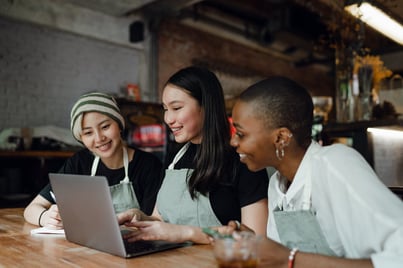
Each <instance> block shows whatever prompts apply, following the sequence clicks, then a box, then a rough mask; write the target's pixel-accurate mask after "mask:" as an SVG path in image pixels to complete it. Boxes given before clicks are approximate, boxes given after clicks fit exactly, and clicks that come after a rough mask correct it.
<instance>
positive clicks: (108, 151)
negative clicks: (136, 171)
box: [81, 112, 122, 159]
mask: <svg viewBox="0 0 403 268" xmlns="http://www.w3.org/2000/svg"><path fill="white" fill-rule="evenodd" d="M81 140H82V142H83V144H84V145H85V147H87V148H88V149H89V150H90V151H91V152H93V153H94V154H96V155H98V156H99V157H101V158H102V159H104V158H112V157H114V156H115V155H116V152H118V154H119V156H120V155H121V154H122V153H121V150H122V149H121V148H122V139H121V137H120V128H119V125H118V123H117V122H116V121H114V120H113V119H111V118H110V117H108V116H106V115H104V114H101V113H98V112H87V113H84V115H83V120H82V131H81Z"/></svg>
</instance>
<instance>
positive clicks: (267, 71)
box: [158, 21, 334, 103]
mask: <svg viewBox="0 0 403 268" xmlns="http://www.w3.org/2000/svg"><path fill="white" fill-rule="evenodd" d="M159 33H160V35H159V51H158V53H159V55H158V57H159V58H158V59H159V61H158V65H159V82H158V85H159V87H158V88H159V90H160V95H161V90H162V87H163V85H164V83H165V82H166V80H167V79H168V78H169V76H170V75H172V74H173V73H174V72H175V71H177V70H178V69H180V68H182V67H185V66H188V65H191V64H193V63H194V62H195V61H200V60H201V61H205V62H209V64H211V66H217V68H218V69H226V70H227V71H228V72H230V73H232V75H228V74H227V75H226V74H224V75H222V74H220V75H219V79H220V80H221V82H222V83H223V88H224V91H227V92H226V95H229V96H232V95H233V94H234V93H236V92H228V91H231V90H232V89H231V88H232V87H234V85H233V84H237V85H240V87H237V88H235V89H234V91H237V90H238V91H239V90H243V89H245V88H246V86H248V85H250V84H252V83H253V82H255V81H254V80H257V79H260V78H262V77H266V76H269V75H285V76H288V77H290V78H292V79H295V80H296V81H297V82H299V83H301V84H302V85H303V86H305V87H306V88H307V89H308V90H310V91H311V93H312V94H313V95H331V96H332V95H333V94H334V93H333V88H334V80H333V79H334V78H333V77H334V76H333V74H331V73H330V74H329V72H328V71H325V70H323V69H320V68H316V67H314V66H309V67H304V68H296V67H294V66H293V65H292V64H291V63H289V62H286V61H284V60H281V59H278V58H275V57H274V56H272V55H269V54H266V53H262V52H260V51H257V50H254V49H252V48H249V47H246V46H242V45H240V44H237V43H235V42H233V41H230V40H226V39H223V38H220V37H217V36H215V35H212V34H208V33H205V32H202V31H200V30H197V29H194V28H191V27H189V26H186V25H183V24H180V23H177V22H174V21H164V22H163V23H161V25H160V32H159ZM231 79H232V80H233V81H234V83H232V82H231V81H230V80H231ZM227 103H230V102H227Z"/></svg>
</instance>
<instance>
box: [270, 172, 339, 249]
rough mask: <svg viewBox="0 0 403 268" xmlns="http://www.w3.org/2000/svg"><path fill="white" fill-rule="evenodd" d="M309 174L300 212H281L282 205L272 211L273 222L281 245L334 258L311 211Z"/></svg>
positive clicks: (309, 174) (309, 173)
mask: <svg viewBox="0 0 403 268" xmlns="http://www.w3.org/2000/svg"><path fill="white" fill-rule="evenodd" d="M311 180H312V179H311V172H310V170H309V172H308V174H307V179H306V182H305V185H304V192H303V195H302V198H303V199H302V210H297V211H282V207H283V205H282V204H278V206H277V207H276V209H274V211H273V214H274V220H275V222H276V227H277V232H278V235H279V238H280V240H281V243H282V244H283V245H285V246H286V247H288V248H298V249H299V250H301V251H304V252H310V253H318V254H324V255H329V256H336V254H335V253H334V252H333V250H332V249H331V248H330V247H329V245H328V243H327V241H326V238H325V236H324V235H323V232H322V229H321V228H320V226H319V223H318V220H317V219H316V217H315V212H314V211H313V210H312V209H311V190H312V181H311Z"/></svg>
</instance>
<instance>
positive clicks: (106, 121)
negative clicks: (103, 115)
mask: <svg viewBox="0 0 403 268" xmlns="http://www.w3.org/2000/svg"><path fill="white" fill-rule="evenodd" d="M111 120H112V119H110V118H107V119H105V120H103V121H101V122H100V123H99V124H98V126H100V125H102V124H104V123H108V122H109V121H111ZM91 128H92V127H83V128H82V130H85V129H91Z"/></svg>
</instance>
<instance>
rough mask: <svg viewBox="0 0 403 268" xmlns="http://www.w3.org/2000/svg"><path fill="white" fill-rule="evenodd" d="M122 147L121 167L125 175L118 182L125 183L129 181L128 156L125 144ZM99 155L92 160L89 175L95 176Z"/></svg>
mask: <svg viewBox="0 0 403 268" xmlns="http://www.w3.org/2000/svg"><path fill="white" fill-rule="evenodd" d="M122 149H123V167H124V169H125V177H124V179H123V180H121V181H120V183H127V182H129V181H130V180H129V156H128V154H127V149H126V147H125V146H123V147H122ZM99 159H100V157H99V156H97V155H96V156H95V158H94V161H93V162H92V167H91V176H95V174H96V173H97V168H98V164H99Z"/></svg>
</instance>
